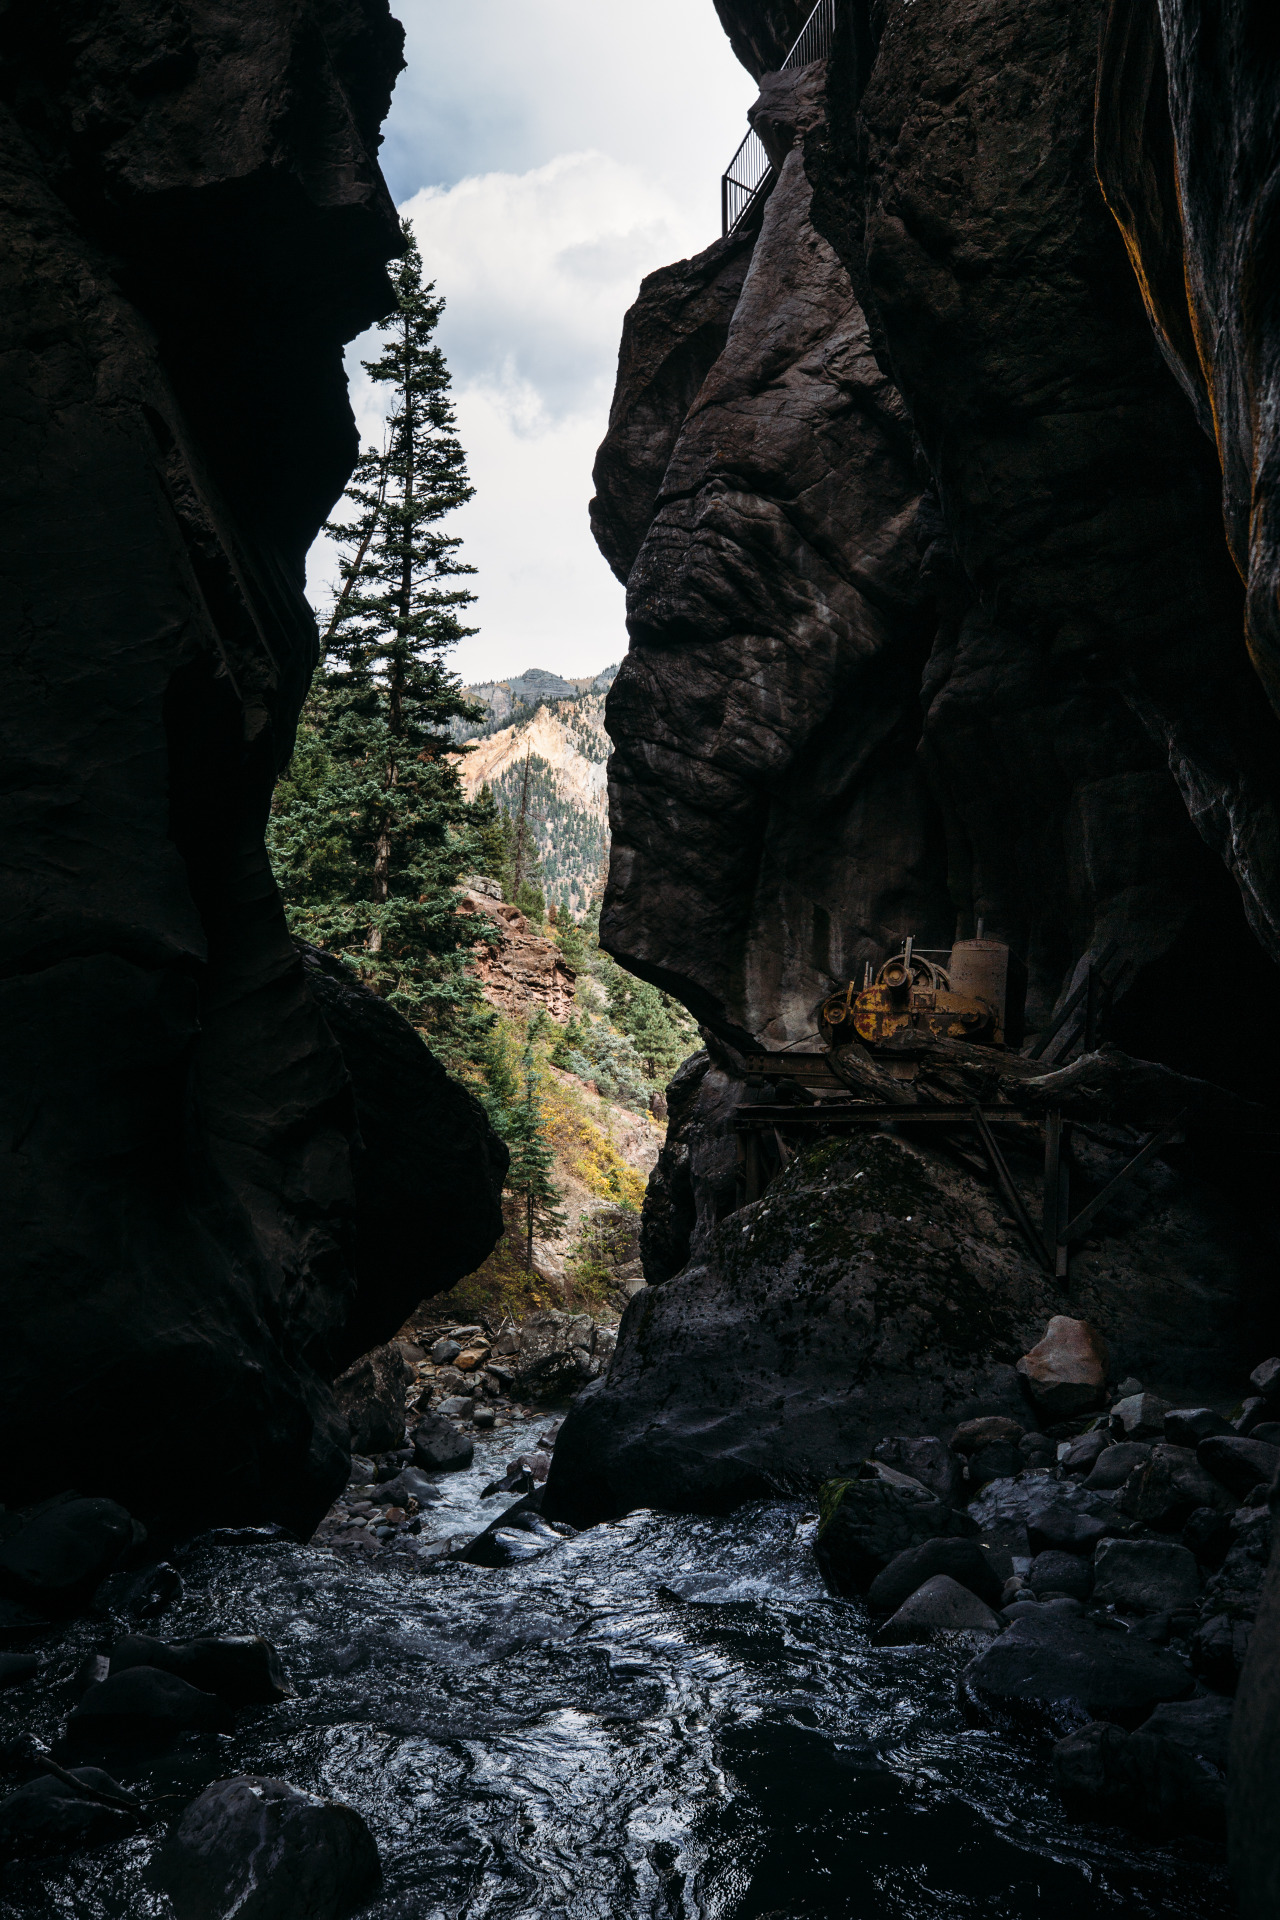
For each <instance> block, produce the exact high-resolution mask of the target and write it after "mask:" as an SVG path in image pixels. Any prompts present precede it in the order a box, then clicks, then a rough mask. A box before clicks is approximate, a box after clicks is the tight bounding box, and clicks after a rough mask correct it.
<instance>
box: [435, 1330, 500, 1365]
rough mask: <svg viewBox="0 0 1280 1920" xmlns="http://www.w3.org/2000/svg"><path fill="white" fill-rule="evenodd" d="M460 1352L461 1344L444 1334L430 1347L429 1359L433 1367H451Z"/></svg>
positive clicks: (449, 1335)
mask: <svg viewBox="0 0 1280 1920" xmlns="http://www.w3.org/2000/svg"><path fill="white" fill-rule="evenodd" d="M503 1351H504V1352H510V1351H511V1349H510V1348H504V1349H503ZM461 1352H462V1347H461V1344H460V1343H459V1342H458V1341H457V1340H455V1339H454V1338H453V1337H452V1335H451V1334H445V1336H444V1338H443V1339H441V1340H437V1341H436V1343H435V1345H434V1347H432V1349H431V1359H432V1362H433V1364H434V1365H435V1366H437V1367H447V1366H450V1365H452V1363H453V1362H454V1361H455V1360H456V1359H457V1357H458V1355H459V1354H460V1353H461Z"/></svg>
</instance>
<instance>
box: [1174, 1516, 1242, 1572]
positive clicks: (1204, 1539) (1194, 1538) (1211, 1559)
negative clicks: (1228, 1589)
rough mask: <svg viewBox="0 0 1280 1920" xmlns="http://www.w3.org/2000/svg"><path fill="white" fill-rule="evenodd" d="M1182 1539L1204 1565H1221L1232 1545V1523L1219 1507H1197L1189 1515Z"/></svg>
mask: <svg viewBox="0 0 1280 1920" xmlns="http://www.w3.org/2000/svg"><path fill="white" fill-rule="evenodd" d="M1182 1540H1183V1544H1184V1546H1188V1547H1190V1549H1191V1551H1192V1553H1194V1555H1195V1556H1196V1559H1197V1560H1198V1561H1199V1563H1200V1565H1201V1566H1202V1567H1209V1568H1217V1567H1220V1566H1221V1565H1222V1562H1223V1561H1224V1560H1225V1559H1226V1557H1227V1553H1228V1551H1229V1549H1230V1546H1231V1523H1230V1521H1229V1520H1228V1518H1227V1515H1226V1514H1225V1513H1224V1512H1223V1511H1222V1510H1221V1509H1220V1508H1218V1507H1196V1508H1195V1510H1194V1511H1193V1512H1192V1513H1190V1514H1189V1515H1188V1516H1187V1519H1186V1522H1185V1524H1184V1526H1183V1529H1182Z"/></svg>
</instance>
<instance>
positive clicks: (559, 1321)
mask: <svg viewBox="0 0 1280 1920" xmlns="http://www.w3.org/2000/svg"><path fill="white" fill-rule="evenodd" d="M606 1333H607V1329H605V1328H603V1327H600V1328H597V1326H596V1323H595V1322H594V1321H593V1320H592V1318H591V1316H590V1315H589V1314H585V1313H582V1314H569V1313H556V1312H545V1313H531V1314H530V1315H529V1318H528V1319H527V1320H526V1321H525V1322H524V1324H523V1326H522V1327H521V1329H520V1350H519V1352H518V1353H516V1354H514V1355H513V1356H512V1359H511V1363H510V1364H511V1390H512V1393H513V1394H515V1395H516V1396H517V1397H518V1398H519V1399H521V1400H556V1399H560V1398H561V1397H562V1396H563V1395H565V1394H568V1393H575V1392H576V1391H577V1390H578V1388H579V1387H582V1386H585V1385H586V1383H587V1382H588V1381H589V1380H594V1379H597V1378H598V1377H599V1375H600V1374H601V1373H603V1372H604V1370H605V1368H606V1367H607V1365H608V1360H609V1357H610V1353H611V1343H610V1341H609V1340H608V1339H607V1338H606V1337H605V1336H606Z"/></svg>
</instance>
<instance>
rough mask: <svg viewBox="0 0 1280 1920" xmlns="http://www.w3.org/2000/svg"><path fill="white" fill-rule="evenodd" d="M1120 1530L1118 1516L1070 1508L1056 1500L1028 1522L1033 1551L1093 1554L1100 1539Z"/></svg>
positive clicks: (1029, 1539) (1028, 1535)
mask: <svg viewBox="0 0 1280 1920" xmlns="http://www.w3.org/2000/svg"><path fill="white" fill-rule="evenodd" d="M1116 1531H1117V1525H1116V1522H1115V1520H1114V1519H1112V1518H1110V1517H1103V1516H1101V1515H1099V1514H1096V1513H1088V1512H1085V1511H1082V1510H1081V1509H1080V1508H1077V1507H1070V1506H1068V1505H1067V1503H1066V1502H1065V1501H1064V1500H1054V1501H1052V1502H1050V1504H1048V1505H1047V1506H1045V1507H1044V1508H1042V1509H1041V1511H1040V1512H1039V1513H1038V1514H1037V1515H1036V1517H1035V1518H1034V1519H1033V1520H1029V1521H1028V1523H1027V1539H1028V1542H1029V1543H1030V1546H1031V1551H1032V1552H1033V1553H1037V1554H1038V1553H1049V1552H1060V1553H1083V1554H1092V1552H1093V1550H1094V1548H1095V1547H1096V1546H1097V1544H1098V1542H1099V1541H1100V1540H1102V1539H1103V1538H1105V1536H1106V1535H1107V1534H1108V1533H1114V1532H1116Z"/></svg>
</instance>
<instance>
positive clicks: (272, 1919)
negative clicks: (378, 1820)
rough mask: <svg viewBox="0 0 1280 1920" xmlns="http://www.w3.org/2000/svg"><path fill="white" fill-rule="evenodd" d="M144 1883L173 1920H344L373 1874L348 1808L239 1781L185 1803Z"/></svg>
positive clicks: (378, 1872)
mask: <svg viewBox="0 0 1280 1920" xmlns="http://www.w3.org/2000/svg"><path fill="white" fill-rule="evenodd" d="M151 1877H152V1879H153V1881H154V1883H155V1884H156V1886H158V1887H159V1888H161V1889H162V1890H163V1892H164V1893H165V1894H167V1895H168V1898H169V1900H170V1901H171V1902H172V1906H173V1912H174V1915H175V1920H227V1916H228V1915H230V1914H234V1915H235V1916H236V1920H346V1916H347V1915H349V1914H352V1913H354V1912H355V1911H356V1910H357V1909H358V1908H359V1907H361V1906H363V1905H364V1903H365V1902H366V1901H367V1900H369V1899H371V1898H372V1896H373V1895H374V1894H375V1893H376V1892H377V1889H378V1885H379V1882H380V1880H381V1877H382V1869H381V1865H380V1863H379V1860H378V1849H377V1847H376V1846H375V1844H374V1840H373V1836H372V1834H371V1833H370V1832H369V1829H368V1827H367V1826H366V1825H365V1823H364V1821H363V1820H362V1819H361V1818H360V1815H359V1814H358V1813H357V1812H356V1811H355V1810H354V1808H352V1807H347V1806H343V1805H342V1804H341V1802H339V1801H336V1800H325V1799H322V1798H321V1797H320V1796H319V1795H318V1794H314V1793H306V1792H304V1791H303V1789H302V1788H301V1787H295V1786H292V1785H290V1783H289V1782H288V1781H285V1780H268V1779H263V1778H261V1777H259V1776H255V1775H251V1774H240V1775H237V1776H236V1777H235V1778H233V1779H230V1780H217V1781H215V1782H214V1784H213V1785H212V1786H211V1787H206V1788H205V1790H204V1792H203V1793H201V1794H199V1795H198V1796H197V1797H196V1799H194V1800H193V1801H192V1802H191V1804H190V1806H189V1807H188V1808H187V1810H186V1812H185V1813H184V1814H183V1816H182V1818H181V1820H180V1821H179V1822H178V1824H177V1826H176V1827H175V1828H174V1830H173V1832H172V1833H171V1835H170V1837H169V1838H168V1840H166V1841H165V1843H164V1845H163V1847H162V1848H161V1849H160V1852H159V1855H158V1856H157V1859H156V1862H155V1866H154V1868H153V1869H152V1876H151Z"/></svg>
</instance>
